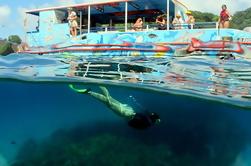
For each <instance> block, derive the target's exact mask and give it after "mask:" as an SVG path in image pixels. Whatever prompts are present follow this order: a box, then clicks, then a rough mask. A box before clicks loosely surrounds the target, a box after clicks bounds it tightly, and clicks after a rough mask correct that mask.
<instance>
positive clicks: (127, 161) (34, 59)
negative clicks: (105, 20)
mask: <svg viewBox="0 0 251 166" xmlns="http://www.w3.org/2000/svg"><path fill="white" fill-rule="evenodd" d="M0 79H1V81H0V99H1V102H0V103H1V107H0V166H86V165H87V166H96V165H99V166H103V165H104V166H140V165H145V166H250V165H251V158H250V154H251V128H250V126H251V62H250V59H246V58H243V57H241V56H235V55H193V56H179V57H172V56H168V57H167V56H161V55H158V56H156V55H154V56H119V57H118V56H116V57H113V56H106V57H104V56H92V57H86V56H85V57H81V56H77V57H75V56H71V55H69V54H58V55H51V56H45V55H43V56H41V55H28V54H11V55H9V56H5V57H0ZM69 84H74V85H76V86H77V87H78V88H82V89H85V88H88V89H90V90H92V91H95V92H100V89H99V86H105V87H106V88H107V89H108V90H109V92H110V95H111V96H112V97H113V98H115V99H117V100H118V101H120V102H121V103H124V104H128V105H130V106H131V107H133V108H134V109H135V111H136V112H141V111H144V110H148V111H149V112H156V113H158V114H159V115H160V118H161V123H160V124H159V125H156V126H153V127H151V128H149V129H146V130H137V129H133V128H130V127H129V126H128V124H127V121H126V120H124V119H123V118H121V117H119V116H117V115H116V114H114V113H113V112H112V111H111V110H110V109H108V108H107V107H106V105H104V104H103V103H101V102H99V101H97V100H96V99H94V98H92V97H91V96H89V95H87V94H79V93H76V92H74V91H72V90H71V89H70V88H69V86H68V85H69Z"/></svg>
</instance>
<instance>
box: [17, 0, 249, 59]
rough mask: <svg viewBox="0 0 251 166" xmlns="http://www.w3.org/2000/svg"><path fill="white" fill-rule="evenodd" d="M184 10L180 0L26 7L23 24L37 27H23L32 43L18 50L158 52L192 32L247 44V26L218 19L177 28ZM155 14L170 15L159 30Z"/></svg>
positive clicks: (186, 40)
mask: <svg viewBox="0 0 251 166" xmlns="http://www.w3.org/2000/svg"><path fill="white" fill-rule="evenodd" d="M69 8H71V9H73V10H74V11H76V12H77V16H78V23H79V28H78V35H77V36H76V37H72V36H71V35H70V30H69V25H68V21H67V11H68V9H69ZM187 10H188V8H187V7H186V6H185V5H184V4H182V3H181V2H179V1H178V0H161V1H156V0H107V1H102V2H90V3H80V4H74V5H68V6H57V7H50V8H40V9H33V10H29V11H27V12H26V15H27V19H26V26H27V24H28V23H27V22H29V20H30V23H32V24H33V27H35V28H34V29H35V30H33V31H32V30H31V31H30V30H29V31H27V33H26V42H27V43H28V45H29V46H30V49H28V50H23V51H20V53H28V54H40V55H42V54H58V53H70V54H72V55H114V56H121V55H126V56H128V55H129V56H130V55H132V56H138V55H146V56H157V57H159V56H168V55H172V54H173V52H174V49H175V48H176V47H178V48H180V47H187V46H188V45H190V43H191V42H192V43H193V42H194V41H192V39H195V38H196V39H198V40H201V41H204V42H210V41H216V40H217V41H219V42H223V41H224V40H225V39H230V40H231V42H233V43H236V45H235V46H236V47H238V48H239V47H240V48H239V50H238V51H237V52H236V51H235V49H238V48H234V49H230V50H228V51H230V52H231V51H233V52H236V53H242V52H243V50H242V49H241V47H242V45H245V46H248V47H250V46H251V33H250V32H246V31H242V30H237V29H219V28H218V27H219V26H218V24H217V23H216V22H209V23H208V22H207V23H195V24H194V25H188V24H182V25H180V26H179V27H180V28H179V29H177V28H175V26H173V25H171V24H170V22H171V21H172V20H173V18H174V17H175V15H176V14H177V13H179V14H180V15H181V16H182V18H183V20H186V15H185V12H186V11H187ZM159 15H165V16H166V18H167V20H168V21H166V22H167V23H166V29H165V30H159V29H158V27H157V25H156V24H155V19H156V18H157V16H159ZM29 17H31V18H30V19H28V18H29ZM139 17H141V18H143V22H144V26H143V28H142V30H141V31H135V30H133V28H132V24H133V23H134V22H135V20H136V19H137V18H139ZM27 20H28V21H27ZM34 20H36V21H34ZM34 23H36V25H35V26H34ZM219 42H218V44H219ZM233 43H231V44H232V45H233ZM238 43H239V44H238ZM209 45H210V43H209ZM174 46H175V47H174ZM235 46H234V47H235ZM193 49H194V50H201V49H202V48H201V47H200V48H193ZM203 49H204V50H205V51H207V50H212V49H214V50H215V49H216V48H210V47H208V48H203ZM218 49H222V48H218ZM216 50H217V49H216ZM226 50H227V49H225V50H224V51H226ZM189 51H191V50H189Z"/></svg>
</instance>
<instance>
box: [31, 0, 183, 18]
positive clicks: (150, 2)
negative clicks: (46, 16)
mask: <svg viewBox="0 0 251 166" xmlns="http://www.w3.org/2000/svg"><path fill="white" fill-rule="evenodd" d="M169 1H171V4H172V3H174V4H175V5H176V7H177V6H180V7H181V8H182V6H183V9H184V8H186V7H185V5H183V4H182V3H180V2H179V1H177V0H107V1H101V2H90V3H81V4H74V5H68V6H58V7H48V8H41V9H33V10H29V11H27V12H26V13H28V14H32V15H39V12H42V11H49V10H60V11H65V12H66V11H67V10H68V9H69V8H73V9H74V10H87V9H88V7H89V6H91V7H92V8H93V9H92V11H91V13H92V14H107V13H119V12H123V13H124V12H125V7H126V6H125V5H126V3H125V2H128V9H127V10H128V12H130V11H151V10H152V11H153V10H155V11H159V12H160V13H166V12H167V5H169V4H167V3H169ZM181 10H182V9H181ZM128 14H130V13H128Z"/></svg>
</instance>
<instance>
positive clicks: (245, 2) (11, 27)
mask: <svg viewBox="0 0 251 166" xmlns="http://www.w3.org/2000/svg"><path fill="white" fill-rule="evenodd" d="M102 1H107V0H98V1H97V2H102ZM180 1H181V2H182V3H184V4H185V5H186V6H187V7H188V8H189V10H193V11H201V12H209V13H213V14H216V15H218V13H219V12H220V8H221V4H226V5H227V6H228V8H229V11H230V13H231V14H234V13H235V12H237V11H243V10H246V9H248V8H250V7H251V4H250V2H249V0H239V1H238V3H237V2H236V3H231V1H230V0H218V2H217V4H215V1H214V2H213V1H205V2H203V5H201V3H198V2H200V1H199V0H180ZM29 2H30V3H29V4H28V5H27V4H26V3H25V2H22V1H18V0H13V1H8V2H4V3H3V2H1V3H0V31H1V34H0V38H7V37H8V36H9V35H19V36H20V37H21V38H24V36H25V30H24V26H23V20H24V18H25V14H24V13H25V11H26V10H29V9H36V8H44V7H52V6H59V5H70V4H76V3H84V2H93V1H91V0H53V1H49V0H40V1H36V0H30V1H29ZM249 5H250V6H249ZM212 6H215V7H214V8H212ZM12 18H13V19H12ZM20 18H21V19H20ZM12 20H16V21H14V22H13V21H12ZM17 27H18V28H17Z"/></svg>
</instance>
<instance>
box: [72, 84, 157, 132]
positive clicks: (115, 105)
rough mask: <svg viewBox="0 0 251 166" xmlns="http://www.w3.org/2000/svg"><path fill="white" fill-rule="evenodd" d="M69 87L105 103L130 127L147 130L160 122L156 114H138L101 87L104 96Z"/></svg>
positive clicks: (88, 90) (87, 90) (89, 90)
mask: <svg viewBox="0 0 251 166" xmlns="http://www.w3.org/2000/svg"><path fill="white" fill-rule="evenodd" d="M69 87H70V88H71V89H72V90H74V91H75V92H78V93H83V94H88V95H91V96H92V97H94V98H95V99H97V100H99V101H101V102H103V103H104V104H106V106H107V107H109V108H110V109H111V110H112V111H113V112H114V113H116V114H117V115H119V116H121V117H123V118H125V119H126V120H128V125H129V126H131V127H133V128H136V129H146V128H149V127H151V126H153V125H155V124H158V123H159V122H160V117H159V115H158V114H156V113H154V112H151V113H149V112H145V113H136V112H135V111H134V110H133V108H132V107H130V106H129V105H127V104H122V103H120V102H119V101H118V100H116V99H114V98H112V97H111V96H110V94H109V92H108V90H107V89H106V88H105V87H103V86H100V87H99V88H100V89H101V91H102V93H103V94H100V93H96V92H93V91H91V89H77V88H75V87H74V86H73V85H72V84H70V85H69Z"/></svg>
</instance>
